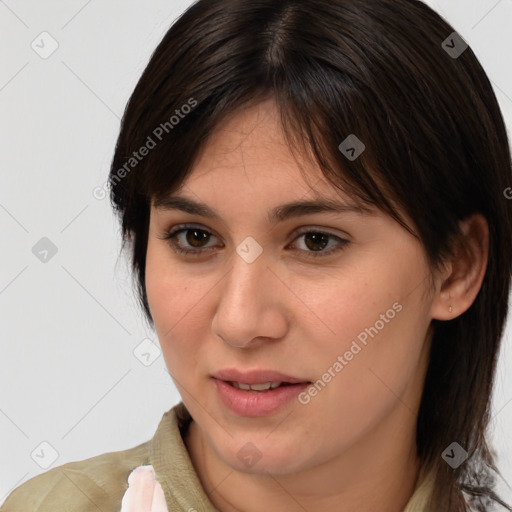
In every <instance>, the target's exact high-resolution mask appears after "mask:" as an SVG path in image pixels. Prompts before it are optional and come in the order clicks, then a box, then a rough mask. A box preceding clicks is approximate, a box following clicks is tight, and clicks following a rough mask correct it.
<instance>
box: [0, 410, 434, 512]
mask: <svg viewBox="0 0 512 512" xmlns="http://www.w3.org/2000/svg"><path fill="white" fill-rule="evenodd" d="M190 421H191V417H190V414H189V412H188V411H187V409H186V408H185V405H184V404H183V402H180V403H179V404H177V405H176V406H175V407H173V408H172V409H170V410H169V411H167V412H166V413H165V414H164V415H163V417H162V419H161V421H160V424H159V425H158V429H157V431H156V433H155V435H154V437H153V439H151V440H150V441H147V442H145V443H143V444H140V445H138V446H136V447H134V448H130V449H128V450H124V451H118V452H110V453H104V454H102V455H98V456H96V457H92V458H89V459H86V460H82V461H78V462H69V463H67V464H64V465H62V466H58V467H56V468H53V469H51V470H49V471H47V472H46V473H43V474H41V475H38V476H36V477H34V478H32V479H30V480H28V481H27V482H25V483H24V484H22V485H20V486H19V487H17V488H16V489H15V490H14V491H13V492H12V493H11V494H10V495H9V497H8V498H7V500H6V501H5V503H4V504H3V505H2V506H1V507H0V511H1V512H93V511H94V512H98V511H100V512H120V510H121V500H122V498H123V496H124V493H125V492H126V490H127V489H128V476H129V474H130V473H131V471H132V470H133V469H135V468H136V467H138V466H141V465H152V466H153V468H154V470H155V473H156V478H157V480H158V481H159V482H160V484H161V485H162V488H163V491H164V494H165V500H166V502H167V508H168V510H169V512H193V511H197V512H217V509H216V508H215V507H214V506H213V504H212V503H211V501H210V500H209V499H208V496H207V495H206V493H205V491H204V489H203V487H202V486H201V483H200V481H199V478H198V476H197V473H196V471H195V469H194V467H193V465H192V462H191V460H190V457H189V454H188V451H187V448H186V446H185V444H184V442H183V437H182V436H183V434H184V433H185V432H186V430H187V428H188V425H189V424H190ZM431 484H432V481H431V480H430V479H425V480H423V482H422V485H421V486H419V487H417V488H416V491H415V492H414V495H413V496H412V497H411V499H410V501H409V503H408V505H407V507H406V508H405V510H404V512H425V510H426V508H425V501H426V499H427V498H428V496H429V493H430V492H431Z"/></svg>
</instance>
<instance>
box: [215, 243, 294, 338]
mask: <svg viewBox="0 0 512 512" xmlns="http://www.w3.org/2000/svg"><path fill="white" fill-rule="evenodd" d="M232 261H233V263H232V268H231V270H230V271H229V272H228V273H227V275H226V276H225V278H224V279H222V281H221V285H220V286H219V289H218V294H219V295H218V297H219V299H218V305H217V308H216V311H215V315H214V318H213V321H212V331H213V333H214V334H215V335H216V336H218V337H219V338H221V339H222V340H223V341H224V343H226V344H227V345H230V346H232V347H235V348H250V347H255V346H259V345H261V344H262V343H267V342H268V341H269V340H273V339H280V338H283V337H284V335H285V333H286V329H287V326H288V320H287V315H286V307H285V305H286V297H287V296H286V293H288V295H289V293H290V292H289V291H288V290H287V289H286V286H285V285H284V284H283V283H282V282H281V279H280V278H279V276H278V275H277V272H276V270H275V269H274V268H272V265H271V262H270V261H269V258H268V257H267V254H266V251H265V250H263V252H262V253H261V254H260V256H258V257H257V258H256V260H254V261H252V263H249V262H248V261H246V260H245V259H244V258H243V257H241V256H240V255H239V254H238V253H237V252H235V253H234V254H233V258H232ZM274 267H275V265H274ZM289 299H290V298H289V297H288V300H289Z"/></svg>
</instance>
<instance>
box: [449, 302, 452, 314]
mask: <svg viewBox="0 0 512 512" xmlns="http://www.w3.org/2000/svg"><path fill="white" fill-rule="evenodd" d="M449 311H450V313H451V312H452V305H451V304H450V309H449Z"/></svg>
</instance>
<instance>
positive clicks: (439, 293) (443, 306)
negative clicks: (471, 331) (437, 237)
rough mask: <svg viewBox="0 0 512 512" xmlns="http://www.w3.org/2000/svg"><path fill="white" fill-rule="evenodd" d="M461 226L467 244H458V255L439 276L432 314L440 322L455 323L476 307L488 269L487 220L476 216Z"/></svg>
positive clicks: (454, 256) (464, 241)
mask: <svg viewBox="0 0 512 512" xmlns="http://www.w3.org/2000/svg"><path fill="white" fill-rule="evenodd" d="M460 227H461V231H462V233H463V239H464V240H463V243H460V244H457V248H456V250H455V254H454V255H453V257H452V258H451V259H450V261H448V262H447V263H446V266H445V267H444V269H443V271H442V272H440V273H439V275H438V276H437V277H436V293H435V296H434V299H433V302H432V307H431V315H432V318H435V319H437V320H452V319H453V318H455V317H457V316H459V315H461V314H462V313H464V312H465V311H466V310H467V309H468V308H469V307H470V306H471V304H473V301H474V300H475V298H476V296H477V294H478V292H479V290H480V287H481V286H482V281H483V279H484V276H485V271H486V269H487V260H488V255H489V226H488V224H487V221H486V220H485V217H483V215H481V214H474V215H472V216H470V217H468V218H467V219H465V220H464V221H462V222H461V224H460ZM450 306H451V307H452V311H451V312H450Z"/></svg>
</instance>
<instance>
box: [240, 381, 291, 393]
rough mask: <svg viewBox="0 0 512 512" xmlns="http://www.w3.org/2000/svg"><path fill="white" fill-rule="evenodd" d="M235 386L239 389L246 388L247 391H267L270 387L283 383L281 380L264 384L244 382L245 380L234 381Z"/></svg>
mask: <svg viewBox="0 0 512 512" xmlns="http://www.w3.org/2000/svg"><path fill="white" fill-rule="evenodd" d="M231 384H233V386H234V387H235V388H238V389H244V390H245V391H249V390H251V389H252V390H253V391H267V390H269V389H275V388H277V387H278V386H280V385H281V383H280V382H265V383H263V384H244V383H243V382H232V383H231Z"/></svg>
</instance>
